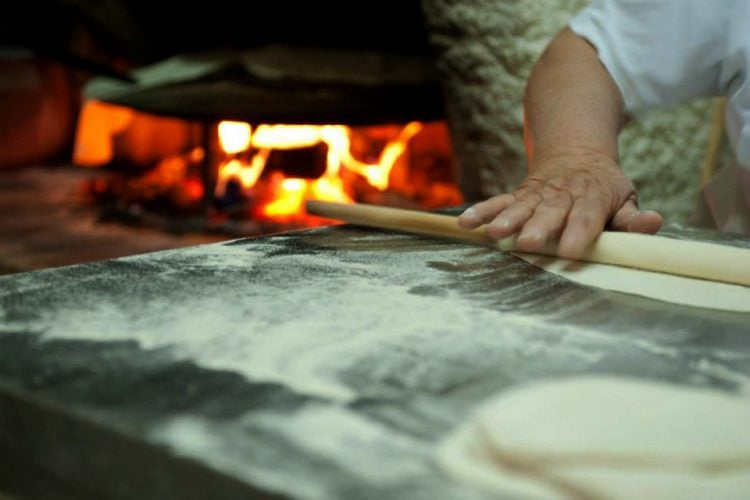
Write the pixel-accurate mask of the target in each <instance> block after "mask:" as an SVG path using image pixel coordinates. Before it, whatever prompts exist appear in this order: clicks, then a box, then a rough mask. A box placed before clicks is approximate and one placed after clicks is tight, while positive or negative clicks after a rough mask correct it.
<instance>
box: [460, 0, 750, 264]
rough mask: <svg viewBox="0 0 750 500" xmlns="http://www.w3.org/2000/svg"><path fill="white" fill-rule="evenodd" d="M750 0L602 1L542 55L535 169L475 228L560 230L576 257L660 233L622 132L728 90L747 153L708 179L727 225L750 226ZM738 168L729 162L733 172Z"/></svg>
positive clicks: (532, 85)
mask: <svg viewBox="0 0 750 500" xmlns="http://www.w3.org/2000/svg"><path fill="white" fill-rule="evenodd" d="M748 73H750V0H717V1H711V2H707V1H705V0H594V1H593V2H592V3H590V4H589V5H588V6H587V7H585V8H583V9H582V10H581V11H579V12H578V13H577V14H576V15H575V16H574V17H573V18H572V20H571V21H570V22H569V23H568V25H567V26H566V27H565V28H564V29H562V30H561V31H560V32H559V33H558V34H557V35H556V36H555V37H554V38H553V40H552V41H551V42H550V44H549V45H548V46H547V48H546V49H545V51H544V53H543V54H542V56H541V57H540V58H539V59H538V60H537V61H536V63H535V64H534V66H533V68H532V71H531V74H530V76H529V79H528V81H527V83H526V92H525V96H524V112H525V120H524V121H525V123H524V140H525V143H526V150H527V156H528V169H529V171H528V175H527V177H526V179H525V180H524V181H523V182H521V183H520V184H519V185H518V187H517V188H516V189H515V190H513V191H512V192H510V193H505V194H501V195H498V196H495V197H492V198H490V199H488V200H485V201H482V202H479V203H477V204H474V205H473V206H471V207H469V208H468V209H467V210H466V211H465V212H464V213H463V214H461V215H460V216H459V218H458V224H459V225H460V226H461V227H464V228H475V227H478V226H480V225H481V224H485V223H486V224H487V232H488V234H489V235H490V237H492V238H494V239H502V238H505V237H509V236H512V235H517V246H518V247H519V248H520V249H522V250H525V251H529V252H533V251H535V250H537V249H539V248H540V247H541V246H542V245H544V244H545V243H546V242H548V241H555V240H559V243H558V255H559V256H561V257H565V258H571V259H576V258H579V257H581V256H582V255H583V253H584V252H585V250H586V248H587V247H588V246H589V245H590V244H591V243H592V242H593V241H594V240H595V239H596V238H597V237H598V236H599V234H600V233H601V232H602V231H603V230H604V229H605V228H609V229H612V230H618V231H632V232H642V233H651V234H653V233H656V232H658V230H659V229H660V228H661V226H662V223H663V218H662V216H661V215H660V214H659V213H657V212H655V211H642V210H641V209H640V208H639V206H638V199H637V195H636V192H635V188H634V186H633V183H632V182H631V181H630V180H629V179H628V178H626V176H625V175H624V174H623V173H622V172H621V171H620V168H619V165H618V154H619V153H618V147H617V139H618V134H619V131H620V129H621V128H622V127H623V125H624V124H625V123H626V122H627V120H628V119H630V118H631V117H637V116H639V115H641V114H643V113H645V112H647V111H649V110H651V109H654V108H657V107H666V106H671V105H675V104H678V103H682V102H686V101H688V100H691V99H693V98H697V97H701V96H726V98H727V100H726V103H727V105H726V117H725V127H726V132H727V135H728V137H729V140H730V144H731V145H732V146H733V150H734V153H735V161H736V164H735V165H734V166H733V167H732V168H728V169H722V170H721V171H720V172H719V174H717V179H713V180H712V181H711V182H710V183H709V185H708V186H706V188H705V190H706V192H705V193H704V195H706V196H707V200H708V203H707V209H708V212H709V214H708V215H710V216H711V217H712V218H713V219H714V223H715V224H716V227H717V228H719V229H722V230H732V231H737V230H740V231H744V232H746V233H747V232H750V214H749V213H748V212H750V210H749V209H748V207H750V75H749V74H748ZM724 170H726V171H727V172H728V173H726V172H723V171H724Z"/></svg>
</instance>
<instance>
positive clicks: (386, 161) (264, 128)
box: [216, 121, 422, 218]
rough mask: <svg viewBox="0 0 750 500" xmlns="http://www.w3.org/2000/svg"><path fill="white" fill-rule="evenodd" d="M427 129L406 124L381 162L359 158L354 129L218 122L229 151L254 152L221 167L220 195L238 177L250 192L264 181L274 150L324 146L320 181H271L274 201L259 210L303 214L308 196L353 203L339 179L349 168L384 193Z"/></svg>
mask: <svg viewBox="0 0 750 500" xmlns="http://www.w3.org/2000/svg"><path fill="white" fill-rule="evenodd" d="M421 129H422V124H421V123H419V122H411V123H408V124H407V125H406V126H404V127H403V128H402V129H401V131H400V132H399V133H398V135H397V136H396V137H395V138H393V139H392V140H390V141H388V142H387V143H386V145H385V146H384V147H383V150H382V152H381V153H380V156H379V158H378V159H377V161H376V162H373V163H367V162H365V161H361V160H358V159H357V158H355V157H354V155H353V154H352V152H351V140H350V135H351V129H350V128H349V127H347V126H344V125H265V124H264V125H258V126H257V128H256V129H255V130H254V131H253V130H252V128H251V127H250V125H249V124H247V123H242V122H229V121H223V122H221V123H220V124H219V142H220V144H221V146H222V148H223V150H224V152H226V153H227V154H230V155H238V154H239V153H243V152H247V151H251V152H252V155H251V156H250V159H249V160H247V161H246V160H242V159H240V157H239V156H234V157H231V158H229V159H227V160H226V161H224V162H223V163H222V164H221V165H220V167H219V175H218V181H217V185H216V194H217V196H221V195H223V194H224V192H225V190H226V186H227V183H228V182H229V181H230V180H232V179H235V180H236V181H238V182H239V183H240V184H241V186H242V188H243V189H245V190H251V189H252V188H253V187H254V186H255V185H256V183H257V182H258V180H259V179H260V176H261V174H262V173H263V170H264V169H265V167H266V164H267V161H268V158H269V155H270V153H271V151H273V150H276V149H279V150H284V149H297V148H305V147H311V146H315V145H317V144H321V143H322V144H325V146H326V147H327V154H326V168H325V172H324V173H323V175H321V176H320V177H319V178H317V179H302V178H294V177H289V178H278V174H277V177H276V178H275V179H274V181H273V182H271V185H272V188H273V190H274V195H275V196H274V199H273V201H271V202H269V203H268V204H267V205H265V206H264V207H262V208H261V209H260V212H261V213H262V214H264V215H265V216H267V217H274V218H288V217H290V216H294V215H298V214H302V213H304V208H303V205H304V202H305V200H307V199H315V200H326V201H339V202H346V203H353V201H354V200H353V198H352V195H351V193H350V192H347V187H346V186H345V184H344V182H343V180H342V179H341V177H340V173H341V169H342V168H346V169H349V170H351V171H353V172H356V173H358V174H359V175H362V176H363V177H365V178H366V179H367V181H368V182H369V183H370V185H371V186H373V187H375V188H376V189H378V190H380V191H385V190H386V189H388V178H389V175H390V172H391V170H392V169H393V166H394V164H395V163H396V160H398V158H399V157H400V156H401V155H402V154H403V153H404V151H405V149H406V146H407V143H408V142H409V140H410V139H411V138H412V137H414V136H415V135H416V134H417V133H418V132H419V131H420V130H421Z"/></svg>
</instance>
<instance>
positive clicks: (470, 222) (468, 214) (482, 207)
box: [458, 193, 516, 229]
mask: <svg viewBox="0 0 750 500" xmlns="http://www.w3.org/2000/svg"><path fill="white" fill-rule="evenodd" d="M515 201H516V199H515V197H514V196H513V195H512V194H509V193H508V194H501V195H497V196H493V197H492V198H490V199H488V200H485V201H481V202H479V203H477V204H475V205H472V206H471V207H469V208H467V209H466V210H465V211H464V212H463V213H462V214H461V215H459V216H458V225H459V226H461V227H463V228H465V229H474V228H475V227H479V226H481V225H482V224H487V223H488V222H490V221H491V220H492V219H494V218H495V217H497V215H498V214H500V213H501V212H502V211H503V210H505V209H506V208H507V207H508V205H510V204H511V203H513V202H515Z"/></svg>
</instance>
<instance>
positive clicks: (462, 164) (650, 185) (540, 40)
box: [422, 0, 712, 223]
mask: <svg viewBox="0 0 750 500" xmlns="http://www.w3.org/2000/svg"><path fill="white" fill-rule="evenodd" d="M587 3H588V1H587V0H422V7H423V10H424V12H425V15H426V17H427V22H428V28H429V31H430V38H431V42H432V44H433V46H434V47H435V49H436V53H437V59H438V66H439V69H440V71H441V77H442V81H443V87H444V92H445V104H446V112H447V115H448V121H449V125H450V128H451V136H452V141H453V147H454V150H455V152H456V156H457V165H458V169H459V170H458V179H459V184H460V187H461V190H462V191H463V193H464V196H465V197H466V198H467V200H478V199H483V198H486V197H489V196H492V195H494V194H497V193H501V192H505V191H508V190H510V189H512V188H513V187H514V186H515V185H516V184H517V183H518V182H520V180H522V179H523V177H524V176H525V174H526V154H525V151H524V146H523V104H522V100H523V91H524V86H525V82H526V79H527V78H528V75H529V72H530V71H531V68H532V66H533V64H534V62H535V61H536V59H537V58H538V57H539V55H541V53H542V51H543V50H544V48H545V46H546V44H547V43H548V42H549V40H550V39H551V38H552V37H553V36H554V35H555V33H556V32H557V31H558V30H559V29H561V28H562V27H563V26H565V24H566V22H567V21H568V19H570V17H571V16H572V15H573V14H574V13H575V12H576V11H577V10H578V9H580V8H582V7H583V6H585V5H586V4H587ZM711 115H712V113H711V102H710V101H708V100H705V101H702V102H697V103H692V104H690V105H685V106H681V107H679V108H674V109H671V110H663V111H660V112H655V113H653V114H651V115H649V116H648V117H646V118H645V119H642V120H640V121H637V122H632V123H631V124H629V125H627V126H626V128H625V130H623V133H622V135H621V138H620V146H621V158H622V168H623V170H624V171H625V173H626V174H627V175H628V176H629V177H630V178H631V179H632V180H633V181H634V182H635V184H636V187H637V188H638V190H639V196H640V202H641V206H642V207H643V208H650V209H656V210H659V211H661V212H662V213H663V214H664V215H665V217H666V221H667V223H670V222H677V223H685V222H686V221H687V218H688V216H689V214H690V212H691V211H692V207H693V203H694V199H695V196H696V193H697V189H698V180H699V173H700V169H701V164H702V162H703V157H704V153H705V148H706V140H707V137H708V130H709V127H710V121H711Z"/></svg>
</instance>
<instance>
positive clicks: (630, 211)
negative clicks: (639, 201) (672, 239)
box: [611, 199, 664, 234]
mask: <svg viewBox="0 0 750 500" xmlns="http://www.w3.org/2000/svg"><path fill="white" fill-rule="evenodd" d="M663 222H664V219H663V218H662V216H661V215H660V214H659V213H658V212H654V211H653V210H648V211H645V212H641V210H639V209H638V206H637V205H636V203H635V201H634V200H632V199H630V200H628V201H626V202H625V203H624V204H623V206H622V207H621V208H620V209H619V210H618V211H617V213H615V216H614V217H613V218H612V223H611V226H612V229H614V230H616V231H628V232H632V233H648V234H654V233H656V232H657V231H659V229H661V226H662V224H663Z"/></svg>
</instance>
